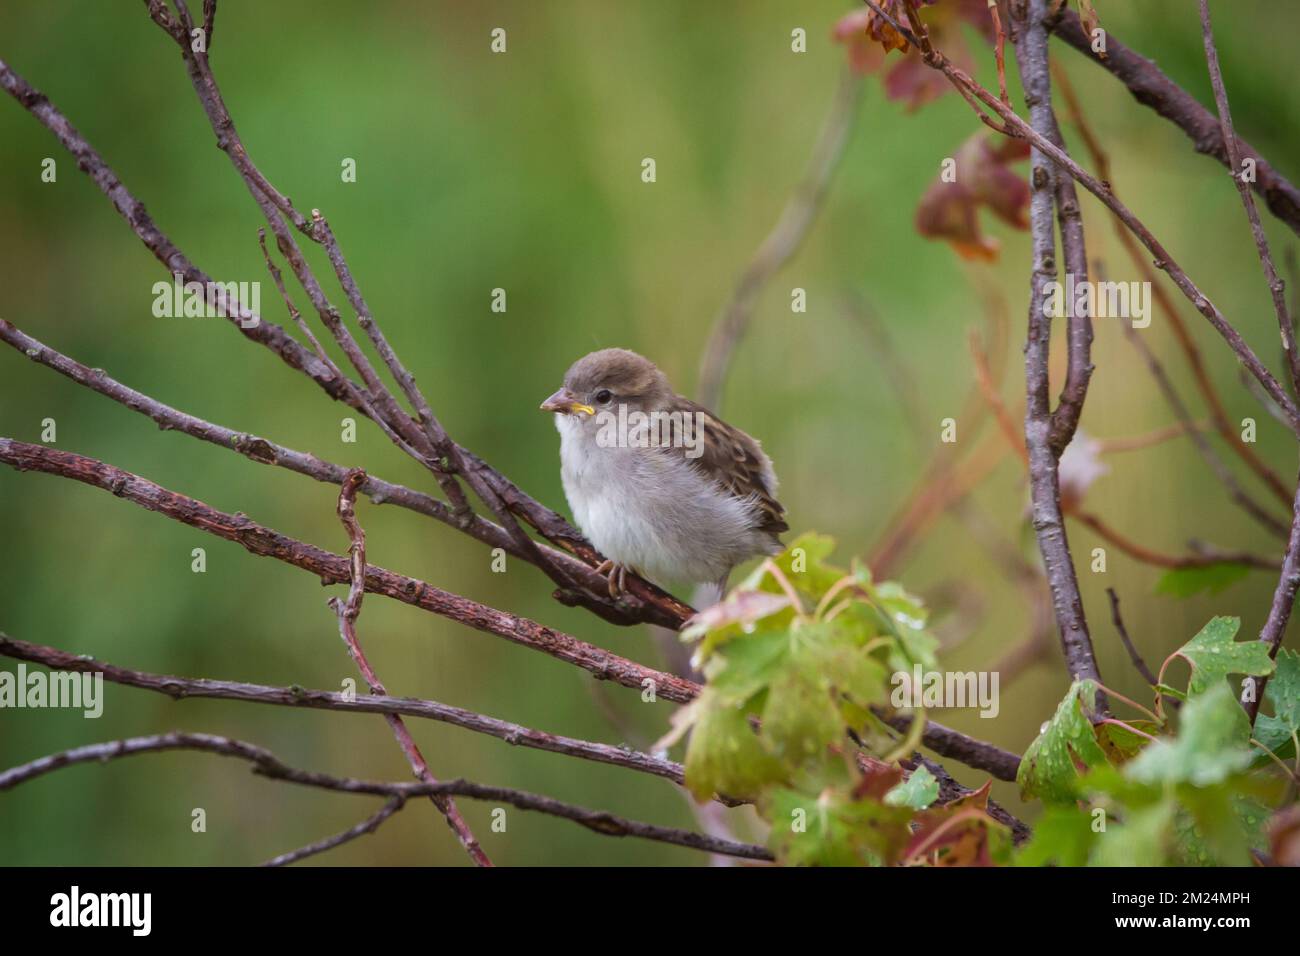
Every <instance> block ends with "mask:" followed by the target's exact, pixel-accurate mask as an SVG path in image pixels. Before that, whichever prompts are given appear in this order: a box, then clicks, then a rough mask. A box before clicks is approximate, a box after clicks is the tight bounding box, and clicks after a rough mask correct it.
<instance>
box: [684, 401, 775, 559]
mask: <svg viewBox="0 0 1300 956" xmlns="http://www.w3.org/2000/svg"><path fill="white" fill-rule="evenodd" d="M677 404H678V408H676V409H674V410H681V411H684V412H687V413H689V414H691V415H693V416H695V417H696V420H697V421H699V422H700V424H701V428H702V430H703V433H704V434H703V442H702V444H703V454H701V455H700V456H699V457H698V458H690V459H688V460H689V461H691V462H692V463H693V464H694V465H695V467H696V468H699V469H700V470H701V471H703V472H704V473H705V474H707V475H708V476H709V477H710V478H712V479H713V480H714V481H716V482H717V483H718V484H719V485H720V486H721V487H723V488H724V489H726V490H727V491H728V492H730V493H731V494H733V495H735V496H736V497H737V498H752V499H753V500H754V503H755V505H756V507H757V509H758V522H759V523H758V529H759V530H760V531H768V532H770V533H772V534H774V535H776V534H780V533H781V532H782V531H788V530H790V526H789V525H788V524H786V522H785V517H784V515H785V508H783V507H782V506H781V502H779V501H777V500H776V497H775V492H776V477H775V475H774V473H773V472H772V463H771V461H770V460H768V457H767V455H765V454H763V450H762V449H761V448H760V447H759V444H758V442H757V441H755V440H754V439H753V438H751V437H750V436H748V435H746V434H745V433H744V432H742V431H741V430H740V429H739V428H732V427H731V426H730V425H728V424H727V423H726V422H724V421H723V420H722V419H720V418H718V417H717V416H716V415H714V414H713V413H712V412H710V411H709V410H708V409H707V408H705V407H704V406H703V405H697V404H696V403H695V402H692V401H691V400H690V399H686V398H681V397H680V396H679V397H678V399H677Z"/></svg>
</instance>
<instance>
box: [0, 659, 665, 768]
mask: <svg viewBox="0 0 1300 956" xmlns="http://www.w3.org/2000/svg"><path fill="white" fill-rule="evenodd" d="M0 655H3V656H5V657H11V658H13V659H14V660H20V661H30V662H32V663H34V664H41V665H43V666H45V667H48V668H51V669H52V670H64V671H72V672H74V673H80V674H103V675H104V680H106V681H109V682H111V683H114V684H120V685H122V686H123V687H135V688H138V689H140V690H147V691H151V692H152V693H155V694H165V695H166V696H168V697H171V698H172V699H173V700H188V699H190V698H200V699H213V700H235V701H242V702H245V703H252V704H269V705H272V706H277V707H301V708H306V709H308V710H329V711H338V712H342V713H350V714H401V715H402V716H404V717H413V718H417V719H420V720H434V721H437V722H439V723H444V724H447V725H448V726H451V727H459V728H461V729H462V730H468V731H471V732H473V733H478V734H483V735H485V736H488V737H492V738H494V739H496V740H502V741H505V742H506V743H508V744H510V745H511V746H512V747H525V748H528V749H530V750H541V751H544V752H546V753H555V754H562V755H564V756H567V757H575V758H577V759H579V760H591V761H594V762H596V763H603V764H609V765H610V766H613V767H620V768H622V769H624V770H632V771H634V772H636V773H644V774H649V775H650V776H654V777H662V778H663V779H665V780H671V781H672V782H673V783H681V782H682V767H681V764H678V763H674V762H673V761H671V760H665V759H663V758H661V757H654V756H651V755H650V754H647V753H641V752H640V751H637V750H633V749H631V748H628V747H622V746H612V745H610V744H602V743H595V742H593V741H589V740H579V739H577V738H574V737H564V736H561V735H559V734H550V733H546V732H545V731H542V730H535V729H533V728H531V727H525V726H523V725H522V724H515V723H511V722H510V721H507V720H498V719H497V718H495V717H489V716H487V715H485V714H479V713H476V712H475V711H472V710H465V709H464V708H461V707H453V706H451V705H450V704H443V703H439V702H438V701H435V700H425V699H422V698H417V697H386V696H381V695H377V694H354V695H348V694H342V693H336V692H332V691H324V690H313V689H311V688H307V687H299V686H297V685H294V686H291V687H271V686H267V685H265V684H248V683H244V682H242V681H225V680H210V679H208V678H196V677H178V676H176V675H174V674H151V673H149V672H148V671H137V670H130V669H128V668H125V667H119V666H117V665H115V664H110V663H108V662H106V661H100V660H96V659H95V658H93V657H90V656H88V655H84V654H70V653H68V652H67V651H61V650H59V649H57V648H54V647H47V646H45V645H43V644H32V643H29V642H28V641H20V640H18V639H16V638H12V637H8V636H7V635H5V634H3V633H0Z"/></svg>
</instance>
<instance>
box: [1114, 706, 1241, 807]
mask: <svg viewBox="0 0 1300 956" xmlns="http://www.w3.org/2000/svg"><path fill="white" fill-rule="evenodd" d="M1179 718H1180V719H1179V727H1178V736H1176V737H1174V738H1173V739H1172V740H1171V739H1169V738H1162V739H1160V740H1157V741H1156V742H1155V743H1153V744H1151V745H1150V746H1148V747H1147V748H1146V750H1144V751H1142V753H1140V754H1138V756H1137V757H1135V758H1134V759H1133V761H1132V762H1130V763H1129V764H1128V765H1127V766H1126V767H1125V768H1124V773H1125V776H1126V777H1128V778H1129V779H1130V780H1134V781H1137V782H1139V783H1147V784H1156V783H1162V784H1176V783H1188V784H1191V785H1192V786H1195V787H1206V786H1210V785H1212V784H1216V783H1221V782H1223V781H1224V780H1227V779H1228V778H1229V777H1231V776H1232V775H1233V774H1236V773H1238V772H1239V771H1241V770H1244V769H1245V768H1246V767H1247V766H1249V765H1250V762H1251V760H1252V757H1253V755H1252V754H1251V751H1250V746H1249V741H1250V721H1249V720H1247V718H1246V712H1245V711H1244V710H1243V709H1242V708H1241V705H1240V704H1238V703H1237V699H1236V698H1235V697H1234V696H1233V694H1232V691H1231V690H1229V689H1228V685H1227V684H1225V683H1223V682H1222V681H1220V682H1219V683H1217V684H1215V685H1214V686H1213V687H1211V688H1210V689H1209V690H1207V691H1206V692H1205V693H1203V694H1202V695H1201V696H1199V697H1193V698H1192V699H1191V700H1189V701H1188V702H1187V703H1186V704H1185V705H1183V708H1182V710H1181V712H1180V714H1179Z"/></svg>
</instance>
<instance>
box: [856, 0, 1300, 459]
mask: <svg viewBox="0 0 1300 956" xmlns="http://www.w3.org/2000/svg"><path fill="white" fill-rule="evenodd" d="M865 2H866V4H867V5H868V6H870V7H871V8H872V9H873V10H876V11H877V12H878V13H880V14H881V15H882V16H884V17H885V18H886V19H887V20H889V21H890V22H891V23H897V21H895V20H894V19H893V18H892V17H890V16H889V14H887V13H885V12H884V11H883V10H881V9H880V7H879V5H877V4H876V3H875V2H874V0H865ZM1032 19H1033V18H1032V17H1031V20H1032ZM1040 22H1041V21H1040ZM898 29H899V30H901V31H903V32H904V35H906V36H910V35H911V34H910V33H909V32H907V31H906V28H904V27H901V26H899V27H898ZM1021 42H1024V41H1023V40H1022V41H1021ZM1043 58H1044V62H1045V60H1046V51H1045V50H1044V53H1043ZM922 60H923V62H924V63H925V64H926V65H927V66H929V67H931V68H933V69H936V70H939V71H940V72H941V73H943V74H944V76H946V77H947V78H948V81H949V82H950V83H952V85H953V86H954V87H956V88H957V89H958V90H959V91H960V92H961V93H962V94H963V96H965V97H966V98H967V100H968V101H972V100H974V101H978V103H982V104H983V105H984V106H985V107H987V108H988V109H990V110H992V111H993V112H994V113H995V114H997V115H998V116H999V117H1001V118H1002V120H1003V122H1004V123H1005V130H1004V132H1005V133H1006V134H1007V135H1009V136H1013V137H1016V138H1019V139H1025V140H1027V141H1028V142H1029V143H1030V145H1031V146H1033V147H1034V148H1035V149H1037V150H1038V151H1039V152H1040V153H1042V154H1043V156H1044V157H1046V158H1047V159H1050V160H1051V161H1052V163H1053V165H1054V166H1055V167H1058V168H1060V169H1062V170H1064V171H1065V172H1067V173H1069V175H1070V176H1072V177H1073V178H1074V179H1075V180H1076V181H1077V182H1078V183H1079V184H1080V185H1082V186H1083V187H1084V188H1085V189H1087V190H1088V191H1089V192H1090V193H1092V194H1093V195H1094V196H1096V197H1097V198H1098V199H1099V200H1101V202H1102V203H1103V204H1104V205H1105V206H1106V208H1107V209H1109V210H1110V211H1111V212H1112V213H1114V214H1115V215H1116V216H1117V217H1118V218H1119V219H1120V221H1121V222H1123V223H1124V225H1125V226H1127V227H1128V228H1129V230H1131V231H1132V232H1133V234H1134V235H1135V236H1137V238H1138V240H1139V241H1140V242H1141V243H1142V244H1143V245H1144V246H1146V247H1147V249H1148V250H1149V251H1150V252H1151V255H1152V256H1153V257H1154V258H1155V265H1156V267H1157V268H1159V269H1162V270H1163V271H1165V272H1166V273H1167V274H1168V275H1169V277H1170V278H1171V279H1172V280H1173V282H1174V284H1175V285H1177V286H1178V289H1179V291H1180V292H1182V293H1183V295H1184V296H1186V297H1187V299H1188V301H1189V302H1191V303H1192V305H1193V306H1195V307H1196V310H1197V311H1198V312H1200V313H1201V314H1202V315H1203V316H1205V318H1206V319H1207V320H1208V321H1209V323H1210V325H1211V326H1213V328H1214V329H1215V331H1216V332H1218V333H1219V335H1220V336H1221V337H1222V338H1223V340H1224V341H1225V342H1227V343H1228V346H1229V348H1231V349H1232V351H1233V352H1235V353H1236V355H1237V358H1238V359H1239V360H1240V361H1241V363H1242V364H1243V365H1245V366H1246V368H1247V369H1248V370H1249V371H1250V374H1251V375H1253V376H1254V377H1255V379H1256V380H1257V381H1258V382H1259V383H1260V385H1261V386H1262V387H1263V388H1264V391H1265V393H1266V394H1268V395H1269V397H1271V398H1272V399H1273V400H1274V401H1275V402H1277V404H1278V407H1279V408H1280V409H1282V411H1283V412H1284V413H1285V415H1286V417H1287V421H1288V422H1289V423H1290V425H1291V430H1292V431H1293V432H1296V433H1297V434H1300V410H1298V409H1297V408H1296V403H1295V402H1294V401H1293V400H1292V399H1291V397H1290V395H1288V394H1287V392H1286V389H1284V388H1283V387H1282V384H1281V383H1280V382H1279V381H1278V380H1277V379H1276V378H1275V377H1274V376H1273V373H1272V372H1270V371H1269V370H1268V368H1267V367H1266V366H1265V365H1264V363H1263V362H1261V361H1260V359H1259V356H1258V355H1256V354H1255V352H1254V350H1253V349H1251V347H1250V346H1249V345H1248V344H1247V343H1246V341H1245V340H1244V339H1243V338H1242V337H1241V333H1239V332H1238V331H1237V330H1236V328H1235V327H1234V326H1233V325H1232V323H1230V322H1229V321H1228V320H1227V319H1226V318H1225V317H1224V315H1223V313H1222V312H1221V311H1219V308H1218V306H1216V305H1215V304H1214V303H1213V302H1212V301H1211V300H1210V298H1209V297H1208V296H1206V295H1205V293H1204V292H1202V291H1201V289H1200V288H1199V287H1198V286H1197V285H1196V283H1194V282H1193V281H1192V280H1191V278H1190V277H1189V276H1188V275H1187V273H1186V272H1184V271H1183V269H1182V267H1181V266H1179V265H1178V263H1177V262H1176V261H1174V259H1173V257H1172V256H1171V255H1170V254H1169V251H1168V250H1167V249H1166V248H1165V247H1164V246H1163V245H1162V244H1161V243H1160V241H1159V240H1158V239H1156V237H1155V236H1154V235H1153V234H1152V233H1151V230H1149V229H1148V228H1147V227H1146V225H1145V224H1144V223H1143V222H1142V221H1141V220H1140V219H1138V217H1137V216H1135V215H1134V214H1133V212H1132V210H1130V209H1129V208H1128V207H1127V206H1125V205H1124V204H1123V203H1122V202H1120V201H1119V199H1118V198H1117V197H1116V196H1115V194H1114V193H1113V192H1112V191H1111V189H1110V187H1109V185H1108V184H1106V183H1104V182H1102V181H1101V180H1099V179H1098V178H1097V177H1096V176H1094V175H1092V174H1091V173H1089V172H1088V171H1087V170H1085V169H1084V168H1083V167H1081V166H1080V165H1079V164H1078V163H1076V162H1075V161H1074V160H1073V159H1071V158H1070V157H1069V155H1068V154H1067V153H1066V152H1065V151H1064V150H1062V149H1060V148H1058V147H1057V146H1056V145H1054V144H1053V143H1052V142H1051V141H1050V140H1049V139H1048V138H1047V137H1046V136H1045V135H1044V134H1043V133H1041V132H1040V131H1039V130H1037V129H1035V128H1034V127H1033V126H1031V125H1030V124H1028V123H1026V122H1025V121H1024V120H1023V119H1021V118H1020V117H1019V116H1018V115H1016V113H1015V111H1013V110H1011V109H1010V108H1009V107H1008V106H1007V105H1006V104H1004V103H1002V102H1001V101H1000V100H999V99H998V98H997V96H996V95H994V94H993V93H990V92H989V91H988V90H987V89H985V88H984V87H983V86H981V85H980V84H979V83H977V82H975V81H974V80H972V79H971V78H970V77H969V76H967V75H966V73H965V72H963V71H962V70H961V69H959V68H958V67H956V66H954V65H953V64H952V62H951V61H950V60H949V59H948V58H947V57H945V56H944V55H943V54H942V53H940V52H939V51H938V50H933V51H931V52H930V53H928V54H925V55H924V56H923V57H922ZM978 115H980V116H981V117H984V118H985V119H986V120H987V119H988V117H987V116H986V115H985V114H984V113H982V112H981V113H979V114H978ZM1044 168H1045V167H1044ZM1031 211H1032V203H1031Z"/></svg>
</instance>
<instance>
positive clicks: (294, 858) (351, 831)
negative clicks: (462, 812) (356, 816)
mask: <svg viewBox="0 0 1300 956" xmlns="http://www.w3.org/2000/svg"><path fill="white" fill-rule="evenodd" d="M404 806H406V798H405V797H400V796H398V797H391V798H390V799H389V801H388V802H387V803H385V804H384V805H383V806H382V807H380V808H379V810H378V812H376V813H372V814H371V815H370V816H368V817H366V818H365V819H364V820H362V821H361V822H360V823H358V824H357V825H356V826H354V827H349V828H348V829H346V830H344V831H343V832H342V833H336V834H335V835H334V836H332V837H326V838H325V839H324V840H317V841H316V842H314V843H309V844H307V845H306V846H304V847H299V848H298V849H296V850H292V851H290V852H288V853H281V854H280V855H279V856H276V857H272V858H271V859H269V860H267V861H266V862H265V863H263V864H262V865H263V866H288V865H289V864H290V863H297V862H298V861H299V860H305V859H306V858H307V857H309V856H316V855H317V854H318V853H324V852H325V851H326V850H332V849H334V848H335V847H336V846H342V845H343V844H344V843H347V842H348V841H350V840H355V839H356V838H357V837H361V836H365V835H366V834H368V833H374V832H375V831H376V830H378V829H379V827H380V826H381V825H382V824H383V822H384V821H385V820H387V819H388V818H389V817H391V816H392V815H393V814H394V813H396V812H397V811H398V810H400V809H402V807H404Z"/></svg>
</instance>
